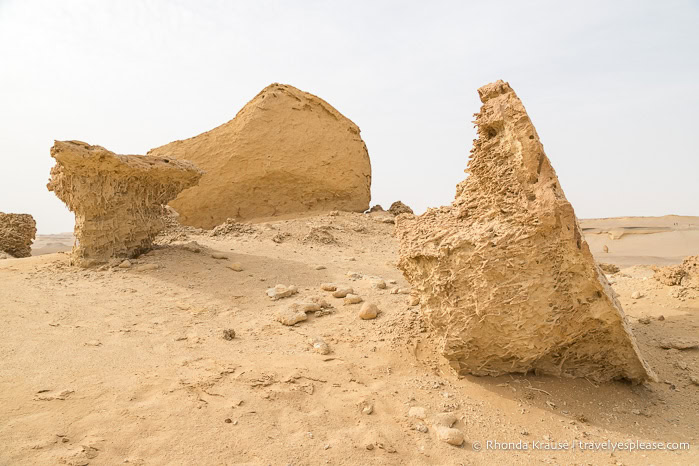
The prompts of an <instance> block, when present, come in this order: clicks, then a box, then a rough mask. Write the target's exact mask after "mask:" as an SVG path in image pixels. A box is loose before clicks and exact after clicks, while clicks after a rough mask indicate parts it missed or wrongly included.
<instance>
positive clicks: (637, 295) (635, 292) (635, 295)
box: [631, 291, 643, 299]
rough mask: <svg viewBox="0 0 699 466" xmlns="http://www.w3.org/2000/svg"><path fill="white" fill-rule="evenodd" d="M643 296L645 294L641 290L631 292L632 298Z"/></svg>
mask: <svg viewBox="0 0 699 466" xmlns="http://www.w3.org/2000/svg"><path fill="white" fill-rule="evenodd" d="M642 297H643V294H642V293H641V292H640V291H634V292H633V293H631V298H632V299H641V298H642Z"/></svg>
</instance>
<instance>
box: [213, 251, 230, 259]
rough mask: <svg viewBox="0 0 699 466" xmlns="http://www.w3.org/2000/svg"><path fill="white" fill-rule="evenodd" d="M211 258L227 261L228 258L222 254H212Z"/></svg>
mask: <svg viewBox="0 0 699 466" xmlns="http://www.w3.org/2000/svg"><path fill="white" fill-rule="evenodd" d="M211 257H213V258H214V259H220V260H223V259H228V256H227V255H225V254H224V253H222V252H212V253H211Z"/></svg>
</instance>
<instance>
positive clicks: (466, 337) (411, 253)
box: [396, 81, 655, 382]
mask: <svg viewBox="0 0 699 466" xmlns="http://www.w3.org/2000/svg"><path fill="white" fill-rule="evenodd" d="M478 92H479V94H480V98H481V101H482V102H483V106H482V107H481V111H480V113H479V114H478V115H477V116H476V124H477V126H478V139H476V140H475V141H474V146H473V149H472V150H471V153H472V155H471V158H470V160H469V165H468V170H467V171H468V172H469V173H470V176H469V177H468V178H467V179H466V180H464V181H462V182H461V183H460V184H459V185H458V186H457V193H456V198H455V200H454V202H453V203H452V205H451V206H449V207H441V208H438V209H429V210H428V211H427V212H426V213H425V214H423V215H421V216H418V217H413V216H400V217H397V218H396V234H397V236H398V238H399V240H400V261H399V267H400V268H401V270H402V271H403V273H404V275H405V276H406V278H407V279H408V280H409V281H410V282H411V283H412V285H413V287H414V289H415V290H416V291H417V293H419V295H420V297H421V302H422V304H423V311H424V312H425V314H426V316H427V320H428V321H429V322H430V323H431V325H432V326H433V328H434V330H435V333H436V334H437V335H438V336H439V338H440V344H441V348H442V352H443V354H444V356H445V357H446V358H447V359H448V360H449V363H450V365H451V366H452V367H453V368H454V369H455V370H456V371H457V372H458V373H460V374H474V375H493V376H496V375H501V374H505V373H528V372H530V371H532V372H535V373H539V374H551V375H557V376H572V377H587V378H589V379H591V380H596V381H605V380H611V379H627V380H630V381H633V382H641V381H643V380H646V379H653V380H654V379H655V375H654V374H653V372H652V370H651V369H650V368H649V367H648V365H647V364H646V362H645V361H644V360H643V358H642V356H641V355H640V353H639V349H638V347H637V344H636V341H635V338H634V337H633V335H632V333H631V331H630V329H629V326H628V323H627V321H626V318H625V316H624V313H623V311H622V308H621V305H620V303H619V301H618V300H617V298H616V296H615V293H614V291H613V290H612V288H611V287H610V286H609V283H608V282H607V280H606V278H605V276H604V275H603V273H602V272H601V270H600V268H599V267H598V266H597V264H596V263H595V261H594V259H593V257H592V254H591V253H590V249H589V247H588V245H587V243H586V242H585V239H584V238H583V235H582V233H581V230H580V227H579V225H578V221H577V219H576V217H575V213H574V211H573V207H572V206H571V205H570V203H569V202H568V201H567V200H566V198H565V195H564V194H563V190H562V189H561V186H560V184H559V182H558V178H557V177H556V173H555V171H554V170H553V167H552V166H551V164H550V162H549V160H548V158H547V157H546V155H545V154H544V150H543V146H542V144H541V142H540V141H539V137H538V135H537V133H536V130H535V129H534V126H533V125H532V122H531V121H530V119H529V117H528V115H527V113H526V111H525V109H524V106H523V105H522V102H521V101H520V100H519V98H518V97H517V96H516V94H515V93H514V91H513V90H512V89H511V88H510V86H509V84H507V83H505V82H503V81H497V82H495V83H491V84H488V85H486V86H483V87H482V88H480V89H479V90H478Z"/></svg>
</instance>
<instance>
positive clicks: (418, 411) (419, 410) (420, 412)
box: [408, 406, 427, 420]
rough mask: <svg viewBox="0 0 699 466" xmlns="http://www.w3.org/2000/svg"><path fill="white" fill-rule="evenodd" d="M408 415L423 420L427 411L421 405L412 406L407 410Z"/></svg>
mask: <svg viewBox="0 0 699 466" xmlns="http://www.w3.org/2000/svg"><path fill="white" fill-rule="evenodd" d="M408 417H414V418H417V419H422V420H424V419H425V418H426V417H427V411H426V410H425V408H423V407H420V406H413V407H412V408H410V409H409V410H408Z"/></svg>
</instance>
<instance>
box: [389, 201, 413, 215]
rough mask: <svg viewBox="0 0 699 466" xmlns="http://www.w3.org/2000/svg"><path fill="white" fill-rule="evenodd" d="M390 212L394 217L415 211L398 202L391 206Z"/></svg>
mask: <svg viewBox="0 0 699 466" xmlns="http://www.w3.org/2000/svg"><path fill="white" fill-rule="evenodd" d="M388 211H389V212H390V213H392V214H393V215H400V214H412V213H413V209H411V208H410V207H408V206H407V205H405V204H403V203H402V202H401V201H396V202H394V203H393V204H391V207H389V209H388Z"/></svg>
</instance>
